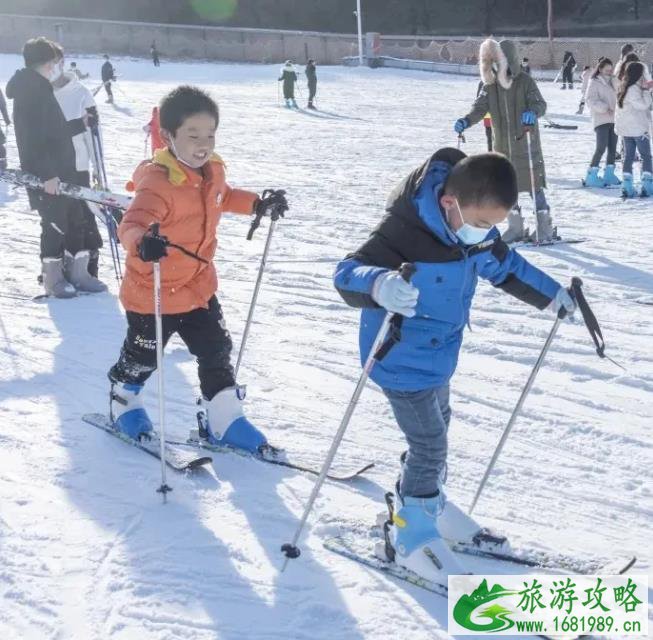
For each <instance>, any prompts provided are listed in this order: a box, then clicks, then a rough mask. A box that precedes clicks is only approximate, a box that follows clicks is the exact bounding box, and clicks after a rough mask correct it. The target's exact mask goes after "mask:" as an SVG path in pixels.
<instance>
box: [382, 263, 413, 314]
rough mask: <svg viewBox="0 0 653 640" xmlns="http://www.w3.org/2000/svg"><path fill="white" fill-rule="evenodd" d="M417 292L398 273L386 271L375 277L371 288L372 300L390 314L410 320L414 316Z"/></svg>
mask: <svg viewBox="0 0 653 640" xmlns="http://www.w3.org/2000/svg"><path fill="white" fill-rule="evenodd" d="M418 297H419V291H418V290H417V289H416V288H415V287H414V286H413V285H412V284H411V283H410V282H406V281H405V280H404V279H403V278H402V277H401V275H400V274H399V272H398V271H387V272H386V273H382V274H381V275H380V276H377V278H376V280H375V281H374V285H373V286H372V299H373V300H374V302H376V303H377V304H378V305H380V306H382V307H383V308H384V309H386V310H387V311H390V312H392V313H400V314H401V315H402V316H406V317H407V318H412V317H413V316H414V315H415V307H416V306H417V298H418Z"/></svg>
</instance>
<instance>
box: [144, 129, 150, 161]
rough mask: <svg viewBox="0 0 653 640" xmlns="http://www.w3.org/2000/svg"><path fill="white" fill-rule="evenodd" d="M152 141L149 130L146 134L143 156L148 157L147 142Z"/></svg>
mask: <svg viewBox="0 0 653 640" xmlns="http://www.w3.org/2000/svg"><path fill="white" fill-rule="evenodd" d="M149 141H150V132H149V131H148V132H147V134H146V135H145V145H144V148H143V157H144V158H147V143H148V142H149Z"/></svg>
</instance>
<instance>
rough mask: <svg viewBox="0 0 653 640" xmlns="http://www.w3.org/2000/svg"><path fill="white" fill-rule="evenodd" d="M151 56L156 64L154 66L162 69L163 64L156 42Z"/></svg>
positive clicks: (151, 48) (153, 43)
mask: <svg viewBox="0 0 653 640" xmlns="http://www.w3.org/2000/svg"><path fill="white" fill-rule="evenodd" d="M150 54H151V56H152V62H153V63H154V66H155V67H160V66H161V62H160V60H159V50H158V49H157V48H156V41H153V42H152V46H151V47H150Z"/></svg>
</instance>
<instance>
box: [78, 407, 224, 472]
mask: <svg viewBox="0 0 653 640" xmlns="http://www.w3.org/2000/svg"><path fill="white" fill-rule="evenodd" d="M82 420H83V421H84V422H86V423H88V424H90V425H93V426H94V427H97V428H98V429H102V431H106V432H107V433H109V434H111V435H112V436H115V437H116V438H118V440H122V442H124V443H126V444H129V445H131V446H132V447H136V448H137V449H140V450H141V451H144V452H145V453H147V454H149V455H151V456H152V457H153V458H157V459H158V460H160V459H161V452H160V449H159V437H158V435H157V434H156V433H153V434H152V439H151V440H144V441H138V440H132V438H130V437H129V436H127V435H125V434H124V433H122V432H121V431H118V430H116V429H114V427H113V425H112V424H111V421H110V420H109V418H108V417H107V416H105V415H103V414H101V413H87V414H86V415H84V416H82ZM165 461H166V464H167V465H168V466H169V467H170V468H171V469H174V470H175V471H181V472H183V471H194V470H195V469H199V468H201V467H203V466H204V465H205V464H210V463H211V462H213V459H212V458H211V457H210V456H197V455H195V454H194V453H191V452H189V451H187V450H185V449H181V448H179V447H175V446H172V445H170V444H169V443H166V447H165Z"/></svg>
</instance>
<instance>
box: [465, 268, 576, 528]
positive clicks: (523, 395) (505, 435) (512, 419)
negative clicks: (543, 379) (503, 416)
mask: <svg viewBox="0 0 653 640" xmlns="http://www.w3.org/2000/svg"><path fill="white" fill-rule="evenodd" d="M571 282H572V289H571V290H570V293H572V294H573V288H574V285H577V286H580V285H582V281H581V280H580V278H572V281H571ZM578 283H580V284H578ZM566 315H567V310H566V309H565V308H564V307H560V310H559V311H558V315H557V317H556V319H555V322H554V323H553V327H551V331H550V332H549V335H548V336H547V339H546V342H545V343H544V346H543V347H542V351H541V352H540V355H539V357H538V358H537V361H536V362H535V366H534V367H533V370H532V371H531V374H530V375H529V376H528V380H527V381H526V385H525V386H524V388H523V389H522V392H521V395H520V396H519V400H517V405H516V406H515V408H514V410H513V412H512V415H511V416H510V420H508V424H507V425H506V428H505V429H504V430H503V433H502V434H501V438H500V439H499V442H498V444H497V446H496V448H495V450H494V453H493V454H492V459H491V460H490V463H489V464H488V466H487V469H486V470H485V473H484V474H483V478H482V479H481V483H480V484H479V486H478V489H477V490H476V495H475V496H474V499H473V500H472V504H471V505H470V507H469V510H468V512H467V513H469V514H470V515H471V513H472V511H474V507H475V506H476V503H477V502H478V499H479V498H480V497H481V493H483V489H484V488H485V485H486V484H487V481H488V478H489V477H490V474H491V473H492V469H494V465H495V464H496V461H497V460H498V458H499V455H501V450H502V449H503V446H504V445H505V443H506V440H507V439H508V436H509V435H510V431H511V429H512V428H513V426H514V424H515V421H516V420H517V417H518V416H519V414H520V412H521V409H522V406H523V404H524V401H525V400H526V396H528V394H529V392H530V390H531V387H532V386H533V382H535V377H536V376H537V373H538V371H539V370H540V368H541V366H542V363H543V362H544V358H545V357H546V354H547V352H548V351H549V347H550V346H551V343H552V342H553V338H554V337H555V335H556V333H557V332H558V327H559V326H560V322H561V320H562V319H563V318H564V317H565V316H566Z"/></svg>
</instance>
